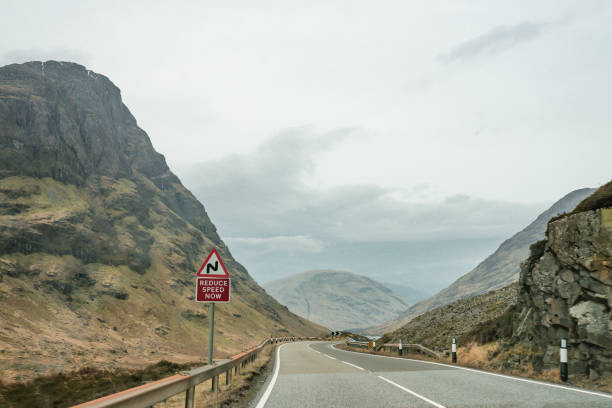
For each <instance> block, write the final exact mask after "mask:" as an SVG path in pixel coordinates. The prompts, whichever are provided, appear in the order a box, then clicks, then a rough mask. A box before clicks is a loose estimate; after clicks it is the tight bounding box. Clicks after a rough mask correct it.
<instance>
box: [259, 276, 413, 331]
mask: <svg viewBox="0 0 612 408" xmlns="http://www.w3.org/2000/svg"><path fill="white" fill-rule="evenodd" d="M263 286H264V288H265V289H266V291H268V292H269V293H270V294H271V295H272V296H274V297H275V298H276V299H277V300H278V301H279V302H281V303H282V304H284V305H286V306H287V307H288V308H289V310H290V311H292V312H293V313H295V314H297V315H299V316H302V317H305V318H307V319H309V320H311V321H313V322H316V323H319V324H321V325H323V326H326V327H329V328H330V329H332V330H344V329H359V328H363V327H367V326H371V325H375V324H380V323H382V322H385V321H387V320H389V319H392V318H394V317H396V316H397V315H398V314H399V313H401V312H402V311H404V310H405V309H406V308H407V307H408V306H410V302H409V301H408V300H406V299H405V298H403V297H402V296H400V295H398V294H397V293H395V292H393V291H392V290H391V289H389V288H387V287H386V286H384V285H382V284H381V283H378V282H376V281H374V280H372V279H370V278H367V277H365V276H362V275H357V274H354V273H350V272H344V271H332V270H317V271H306V272H302V273H298V274H295V275H291V276H289V277H286V278H283V279H279V280H276V281H273V282H269V283H266V284H264V285H263Z"/></svg>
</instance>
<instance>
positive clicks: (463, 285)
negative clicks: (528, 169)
mask: <svg viewBox="0 0 612 408" xmlns="http://www.w3.org/2000/svg"><path fill="white" fill-rule="evenodd" d="M594 191H595V190H594V189H591V188H583V189H579V190H575V191H572V192H571V193H569V194H567V195H566V196H565V197H563V198H561V199H560V200H559V201H557V202H556V203H555V204H553V205H552V207H550V208H549V209H548V210H546V211H544V212H543V213H542V214H540V215H539V216H538V217H537V218H536V219H535V221H533V222H532V223H531V224H529V225H528V226H527V227H526V228H525V229H524V230H522V231H520V232H518V233H516V234H515V235H513V236H512V237H511V238H509V239H507V240H506V241H504V242H503V243H502V244H501V245H500V246H499V248H497V250H496V251H495V252H494V253H493V254H491V255H489V256H488V257H487V258H486V259H485V260H484V261H482V262H481V263H480V264H479V265H478V266H477V267H476V268H474V269H473V270H472V271H471V272H469V273H467V274H465V275H463V276H462V277H460V278H459V279H457V280H456V281H455V282H453V283H452V284H451V285H450V286H449V287H447V288H445V289H443V290H441V291H440V292H438V293H437V294H435V295H433V296H432V297H430V298H427V299H425V300H422V301H420V302H418V303H416V304H414V305H413V306H411V307H410V308H409V309H408V310H406V311H405V312H404V313H402V314H401V315H400V316H399V317H398V318H396V319H394V320H392V321H389V322H386V323H384V324H382V325H380V326H378V327H375V328H371V329H368V332H372V333H386V332H388V331H392V330H395V329H397V328H399V327H402V326H403V325H405V324H406V323H407V322H409V321H410V320H411V319H413V318H414V317H416V316H419V315H421V314H423V313H425V312H427V311H428V310H432V309H435V308H437V307H440V306H444V305H447V304H449V303H451V302H454V301H455V300H459V299H465V298H468V297H471V296H475V295H478V294H481V293H486V292H488V291H490V290H495V289H499V288H502V287H505V286H507V285H509V284H510V283H512V282H516V281H517V280H518V277H519V272H520V264H521V262H522V261H524V260H525V259H526V258H527V256H528V255H529V246H530V245H531V244H533V243H534V242H537V241H539V240H541V239H543V238H544V233H545V231H546V226H547V224H548V221H549V220H550V219H551V218H553V217H555V216H557V215H559V214H563V213H566V212H570V211H572V210H573V209H574V208H575V207H576V205H578V203H580V202H581V201H582V200H583V199H585V198H586V197H587V196H589V195H590V194H592V193H593V192H594Z"/></svg>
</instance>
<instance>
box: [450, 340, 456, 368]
mask: <svg viewBox="0 0 612 408" xmlns="http://www.w3.org/2000/svg"><path fill="white" fill-rule="evenodd" d="M451 352H452V353H453V363H456V362H457V343H456V341H455V338H454V337H453V344H452V345H451Z"/></svg>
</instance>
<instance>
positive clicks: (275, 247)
mask: <svg viewBox="0 0 612 408" xmlns="http://www.w3.org/2000/svg"><path fill="white" fill-rule="evenodd" d="M226 241H227V243H228V244H229V245H230V247H233V246H234V245H236V246H241V247H244V248H248V249H249V250H252V251H256V252H257V253H259V254H266V253H270V252H284V253H290V254H292V253H297V252H300V253H318V252H321V251H323V243H322V242H321V241H319V240H317V239H313V238H311V237H307V236H304V235H295V236H283V235H281V236H276V237H268V238H231V237H230V238H227V239H226Z"/></svg>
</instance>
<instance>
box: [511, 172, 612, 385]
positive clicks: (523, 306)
mask: <svg viewBox="0 0 612 408" xmlns="http://www.w3.org/2000/svg"><path fill="white" fill-rule="evenodd" d="M611 186H612V185H610V184H609V185H608V187H607V188H610V187H611ZM605 188H606V186H604V187H602V189H605ZM602 189H600V190H598V192H599V193H600V192H601V191H602ZM610 190H612V188H610ZM597 194H598V193H596V194H594V195H593V196H592V197H591V198H590V200H591V201H593V200H594V198H593V197H595V198H597V197H596V196H597ZM587 200H588V199H587ZM585 201H586V200H585ZM587 204H588V203H587ZM581 205H582V208H589V206H588V205H586V204H585V203H583V204H581ZM608 205H609V203H608ZM580 208H581V207H580V206H579V207H578V209H580ZM590 208H592V206H591V207H590ZM547 235H548V238H547V240H545V241H540V242H538V243H536V244H534V245H533V246H532V248H531V255H530V257H529V258H528V259H527V260H526V261H525V262H524V263H523V265H522V269H521V276H520V280H519V287H520V291H519V302H518V304H519V306H520V313H519V314H518V315H517V316H516V317H515V320H514V333H513V338H514V341H515V342H520V343H522V344H524V345H527V346H529V347H530V348H532V349H533V351H534V353H535V356H534V360H533V365H534V368H536V369H540V368H550V367H556V366H558V362H559V342H560V339H561V338H562V337H566V338H567V339H568V345H569V347H568V354H569V368H570V374H587V375H590V377H591V378H597V377H599V376H612V312H611V309H612V208H606V207H604V208H597V209H592V210H587V211H578V212H574V213H572V214H570V215H567V216H563V217H561V218H559V219H557V220H554V221H552V222H551V223H550V224H549V226H548V234H547Z"/></svg>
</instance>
